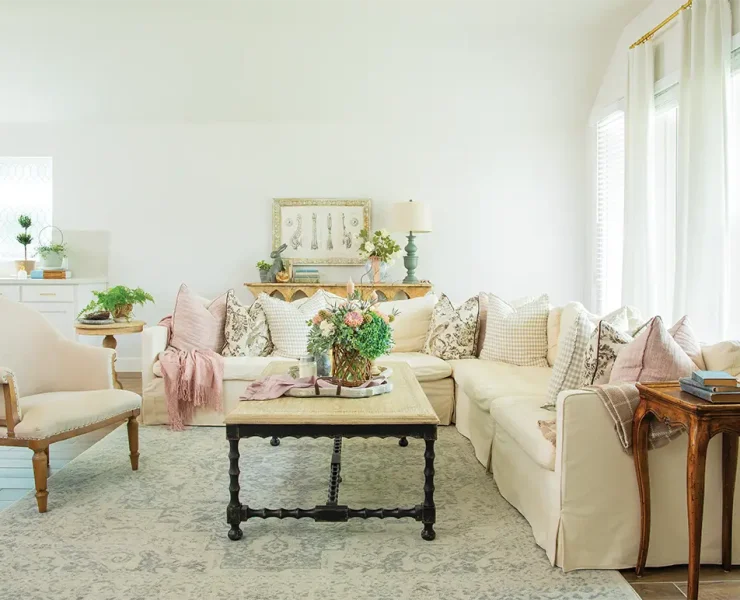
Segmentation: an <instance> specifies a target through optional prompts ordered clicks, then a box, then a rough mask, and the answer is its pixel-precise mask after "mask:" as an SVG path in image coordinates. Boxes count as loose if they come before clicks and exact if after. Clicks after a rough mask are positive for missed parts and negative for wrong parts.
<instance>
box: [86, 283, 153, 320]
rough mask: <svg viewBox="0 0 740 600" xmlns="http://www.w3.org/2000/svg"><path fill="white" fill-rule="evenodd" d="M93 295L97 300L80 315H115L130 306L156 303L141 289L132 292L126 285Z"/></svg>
mask: <svg viewBox="0 0 740 600" xmlns="http://www.w3.org/2000/svg"><path fill="white" fill-rule="evenodd" d="M93 295H94V296H95V298H94V299H93V300H91V301H90V304H88V305H87V306H86V307H85V308H83V309H82V310H81V311H80V315H82V314H86V313H89V312H92V311H98V310H107V311H109V312H110V313H114V312H116V309H117V308H121V307H124V306H127V305H129V304H139V305H143V304H145V303H146V302H154V298H152V296H151V295H150V294H149V293H147V292H145V291H144V290H142V289H141V288H136V289H133V290H132V289H131V288H127V287H126V286H124V285H117V286H115V287H112V288H110V289H109V290H105V291H104V292H93ZM78 316H79V315H78Z"/></svg>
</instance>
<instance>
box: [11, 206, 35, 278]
mask: <svg viewBox="0 0 740 600" xmlns="http://www.w3.org/2000/svg"><path fill="white" fill-rule="evenodd" d="M32 224H33V223H32V221H31V217H29V216H28V215H21V216H20V217H18V225H20V226H21V227H23V233H19V234H18V235H17V236H16V237H15V239H16V240H17V241H18V243H19V244H21V245H22V246H23V260H17V261H15V270H16V271H20V270H21V267H23V269H24V270H25V271H26V273H29V274H30V273H31V271H33V270H34V269H35V268H36V261H35V260H28V246H30V244H31V242H33V237H32V236H31V234H30V233H28V230H29V228H30V227H31V225H32Z"/></svg>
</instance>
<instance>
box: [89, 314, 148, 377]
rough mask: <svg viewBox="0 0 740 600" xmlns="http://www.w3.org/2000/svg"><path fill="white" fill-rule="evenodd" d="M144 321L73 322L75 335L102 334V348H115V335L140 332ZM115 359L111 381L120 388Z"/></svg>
mask: <svg viewBox="0 0 740 600" xmlns="http://www.w3.org/2000/svg"><path fill="white" fill-rule="evenodd" d="M145 325H146V323H145V322H144V321H128V322H127V323H109V324H107V325H87V324H85V323H75V331H76V332H77V335H102V336H105V337H104V338H103V348H110V349H111V350H115V349H116V347H117V346H118V341H117V340H116V338H115V336H117V335H127V334H129V333H141V332H142V331H143V329H144V326H145ZM115 361H116V359H115V358H113V381H114V383H115V384H116V387H117V388H118V389H119V390H121V389H123V386H122V385H121V382H120V381H118V374H117V373H116V363H115Z"/></svg>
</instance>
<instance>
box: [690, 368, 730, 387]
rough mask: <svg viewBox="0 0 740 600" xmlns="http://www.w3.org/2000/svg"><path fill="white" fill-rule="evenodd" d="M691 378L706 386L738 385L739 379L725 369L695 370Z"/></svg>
mask: <svg viewBox="0 0 740 600" xmlns="http://www.w3.org/2000/svg"><path fill="white" fill-rule="evenodd" d="M691 378H692V379H693V380H694V381H696V382H697V383H700V384H702V385H705V386H712V385H722V386H732V387H735V386H737V379H736V378H735V377H733V376H732V375H730V374H729V373H725V372H724V371H694V372H693V373H692V374H691Z"/></svg>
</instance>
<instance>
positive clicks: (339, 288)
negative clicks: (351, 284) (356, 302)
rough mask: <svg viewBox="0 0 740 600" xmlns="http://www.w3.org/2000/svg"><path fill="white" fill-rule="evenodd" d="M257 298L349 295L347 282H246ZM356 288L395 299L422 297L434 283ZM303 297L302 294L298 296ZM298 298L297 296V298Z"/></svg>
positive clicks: (389, 284) (285, 298)
mask: <svg viewBox="0 0 740 600" xmlns="http://www.w3.org/2000/svg"><path fill="white" fill-rule="evenodd" d="M244 285H245V286H246V287H247V289H249V291H250V292H252V294H254V297H255V298H256V297H257V296H259V295H260V294H262V293H265V294H268V295H270V296H278V297H282V298H283V299H284V300H285V301H287V302H290V301H291V300H292V299H293V297H294V296H295V295H296V294H297V293H299V292H301V293H303V294H304V295H306V296H308V297H311V296H313V295H314V294H315V293H316V291H317V290H326V291H327V292H330V293H332V294H336V295H337V296H342V297H344V296H346V295H347V283H346V282H345V283H245V284H244ZM355 290H359V291H360V292H362V297H363V298H367V297H368V296H369V295H370V294H372V293H373V292H377V293H378V296H380V299H381V300H383V299H385V300H394V299H395V297H396V294H399V293H401V294H405V295H406V297H407V298H421V297H422V296H426V295H427V294H428V293H429V292H431V291H432V284H431V283H429V282H421V283H356V284H355ZM298 297H299V298H300V297H301V296H300V295H299V296H298ZM297 299H298V298H296V300H297Z"/></svg>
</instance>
